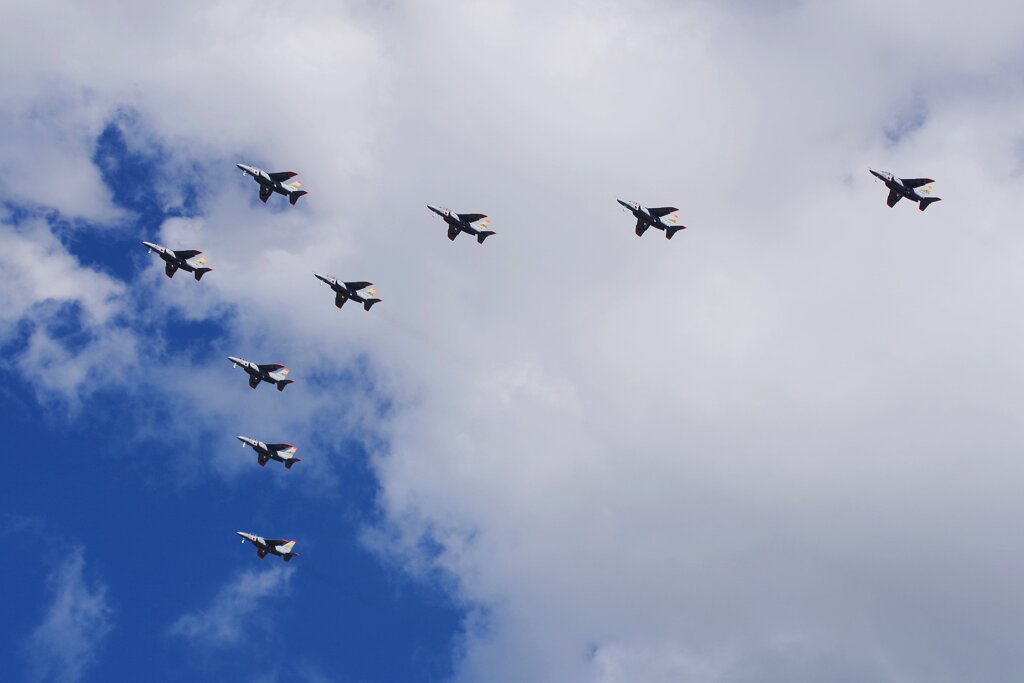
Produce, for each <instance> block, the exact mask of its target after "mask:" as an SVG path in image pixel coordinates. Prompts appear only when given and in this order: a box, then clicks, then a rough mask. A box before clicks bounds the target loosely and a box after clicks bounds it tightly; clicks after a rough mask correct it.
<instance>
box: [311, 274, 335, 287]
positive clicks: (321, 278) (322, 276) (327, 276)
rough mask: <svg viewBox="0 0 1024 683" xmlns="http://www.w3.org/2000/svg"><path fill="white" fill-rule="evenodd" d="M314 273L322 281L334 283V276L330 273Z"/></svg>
mask: <svg viewBox="0 0 1024 683" xmlns="http://www.w3.org/2000/svg"><path fill="white" fill-rule="evenodd" d="M313 275H315V276H316V279H317V280H320V281H321V282H326V283H327V284H329V285H333V284H334V278H333V277H331V276H329V275H321V274H320V273H313Z"/></svg>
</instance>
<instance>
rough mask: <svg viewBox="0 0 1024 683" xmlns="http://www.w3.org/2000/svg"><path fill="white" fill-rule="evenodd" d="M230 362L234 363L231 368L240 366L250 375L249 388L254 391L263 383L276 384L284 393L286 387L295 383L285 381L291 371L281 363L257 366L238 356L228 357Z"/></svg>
mask: <svg viewBox="0 0 1024 683" xmlns="http://www.w3.org/2000/svg"><path fill="white" fill-rule="evenodd" d="M228 360H229V361H231V363H232V366H231V367H235V366H238V365H240V366H242V369H243V370H245V371H246V372H247V373H249V386H250V387H252V388H253V389H255V388H256V387H258V386H259V385H260V382H261V381H262V382H269V383H270V384H276V385H277V390H278V391H284V388H285V387H286V386H288V385H289V384H291V383H292V382H294V381H295V380H293V379H285V377H287V376H288V373H289V372H291V370H289V369H288V368H286V367H285V366H283V365H281V364H280V363H269V364H267V365H257V364H256V363H253V362H252V361H248V360H245V359H244V358H238V357H237V356H228Z"/></svg>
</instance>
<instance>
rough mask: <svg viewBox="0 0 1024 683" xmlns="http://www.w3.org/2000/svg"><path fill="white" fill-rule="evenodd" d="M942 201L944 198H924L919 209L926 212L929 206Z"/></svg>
mask: <svg viewBox="0 0 1024 683" xmlns="http://www.w3.org/2000/svg"><path fill="white" fill-rule="evenodd" d="M941 201H942V197H922V198H921V201H920V203H919V204H918V207H917V208H919V209H921V210H922V211H924V210H925V209H927V208H928V205H929V204H932V203H934V202H941Z"/></svg>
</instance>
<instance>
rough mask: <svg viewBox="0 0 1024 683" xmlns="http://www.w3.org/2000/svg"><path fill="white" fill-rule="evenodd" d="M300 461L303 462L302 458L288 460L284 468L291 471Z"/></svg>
mask: <svg viewBox="0 0 1024 683" xmlns="http://www.w3.org/2000/svg"><path fill="white" fill-rule="evenodd" d="M300 460H302V458H288V459H287V460H285V461H284V468H285V469H286V470H290V469H291V468H292V465H294V464H295V463H297V462H299V461H300Z"/></svg>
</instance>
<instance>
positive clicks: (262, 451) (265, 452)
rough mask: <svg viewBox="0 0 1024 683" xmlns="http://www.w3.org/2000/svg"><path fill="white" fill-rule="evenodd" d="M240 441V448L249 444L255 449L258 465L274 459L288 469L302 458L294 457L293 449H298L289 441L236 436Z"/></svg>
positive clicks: (261, 465)
mask: <svg viewBox="0 0 1024 683" xmlns="http://www.w3.org/2000/svg"><path fill="white" fill-rule="evenodd" d="M236 438H237V439H238V440H239V441H241V442H242V448H245V447H246V446H251V447H252V449H253V450H254V451H256V456H257V457H258V458H259V462H260V467H263V466H264V465H266V464H267V461H268V460H276V461H278V462H283V463H284V467H285V469H288V470H290V469H291V468H292V465H294V464H295V463H297V462H299V461H300V460H302V458H296V457H295V451H297V450H299V449H298V448H296V447H295V446H293V445H291V444H290V443H263V442H262V441H258V440H256V439H251V438H249V437H248V436H239V437H236Z"/></svg>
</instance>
